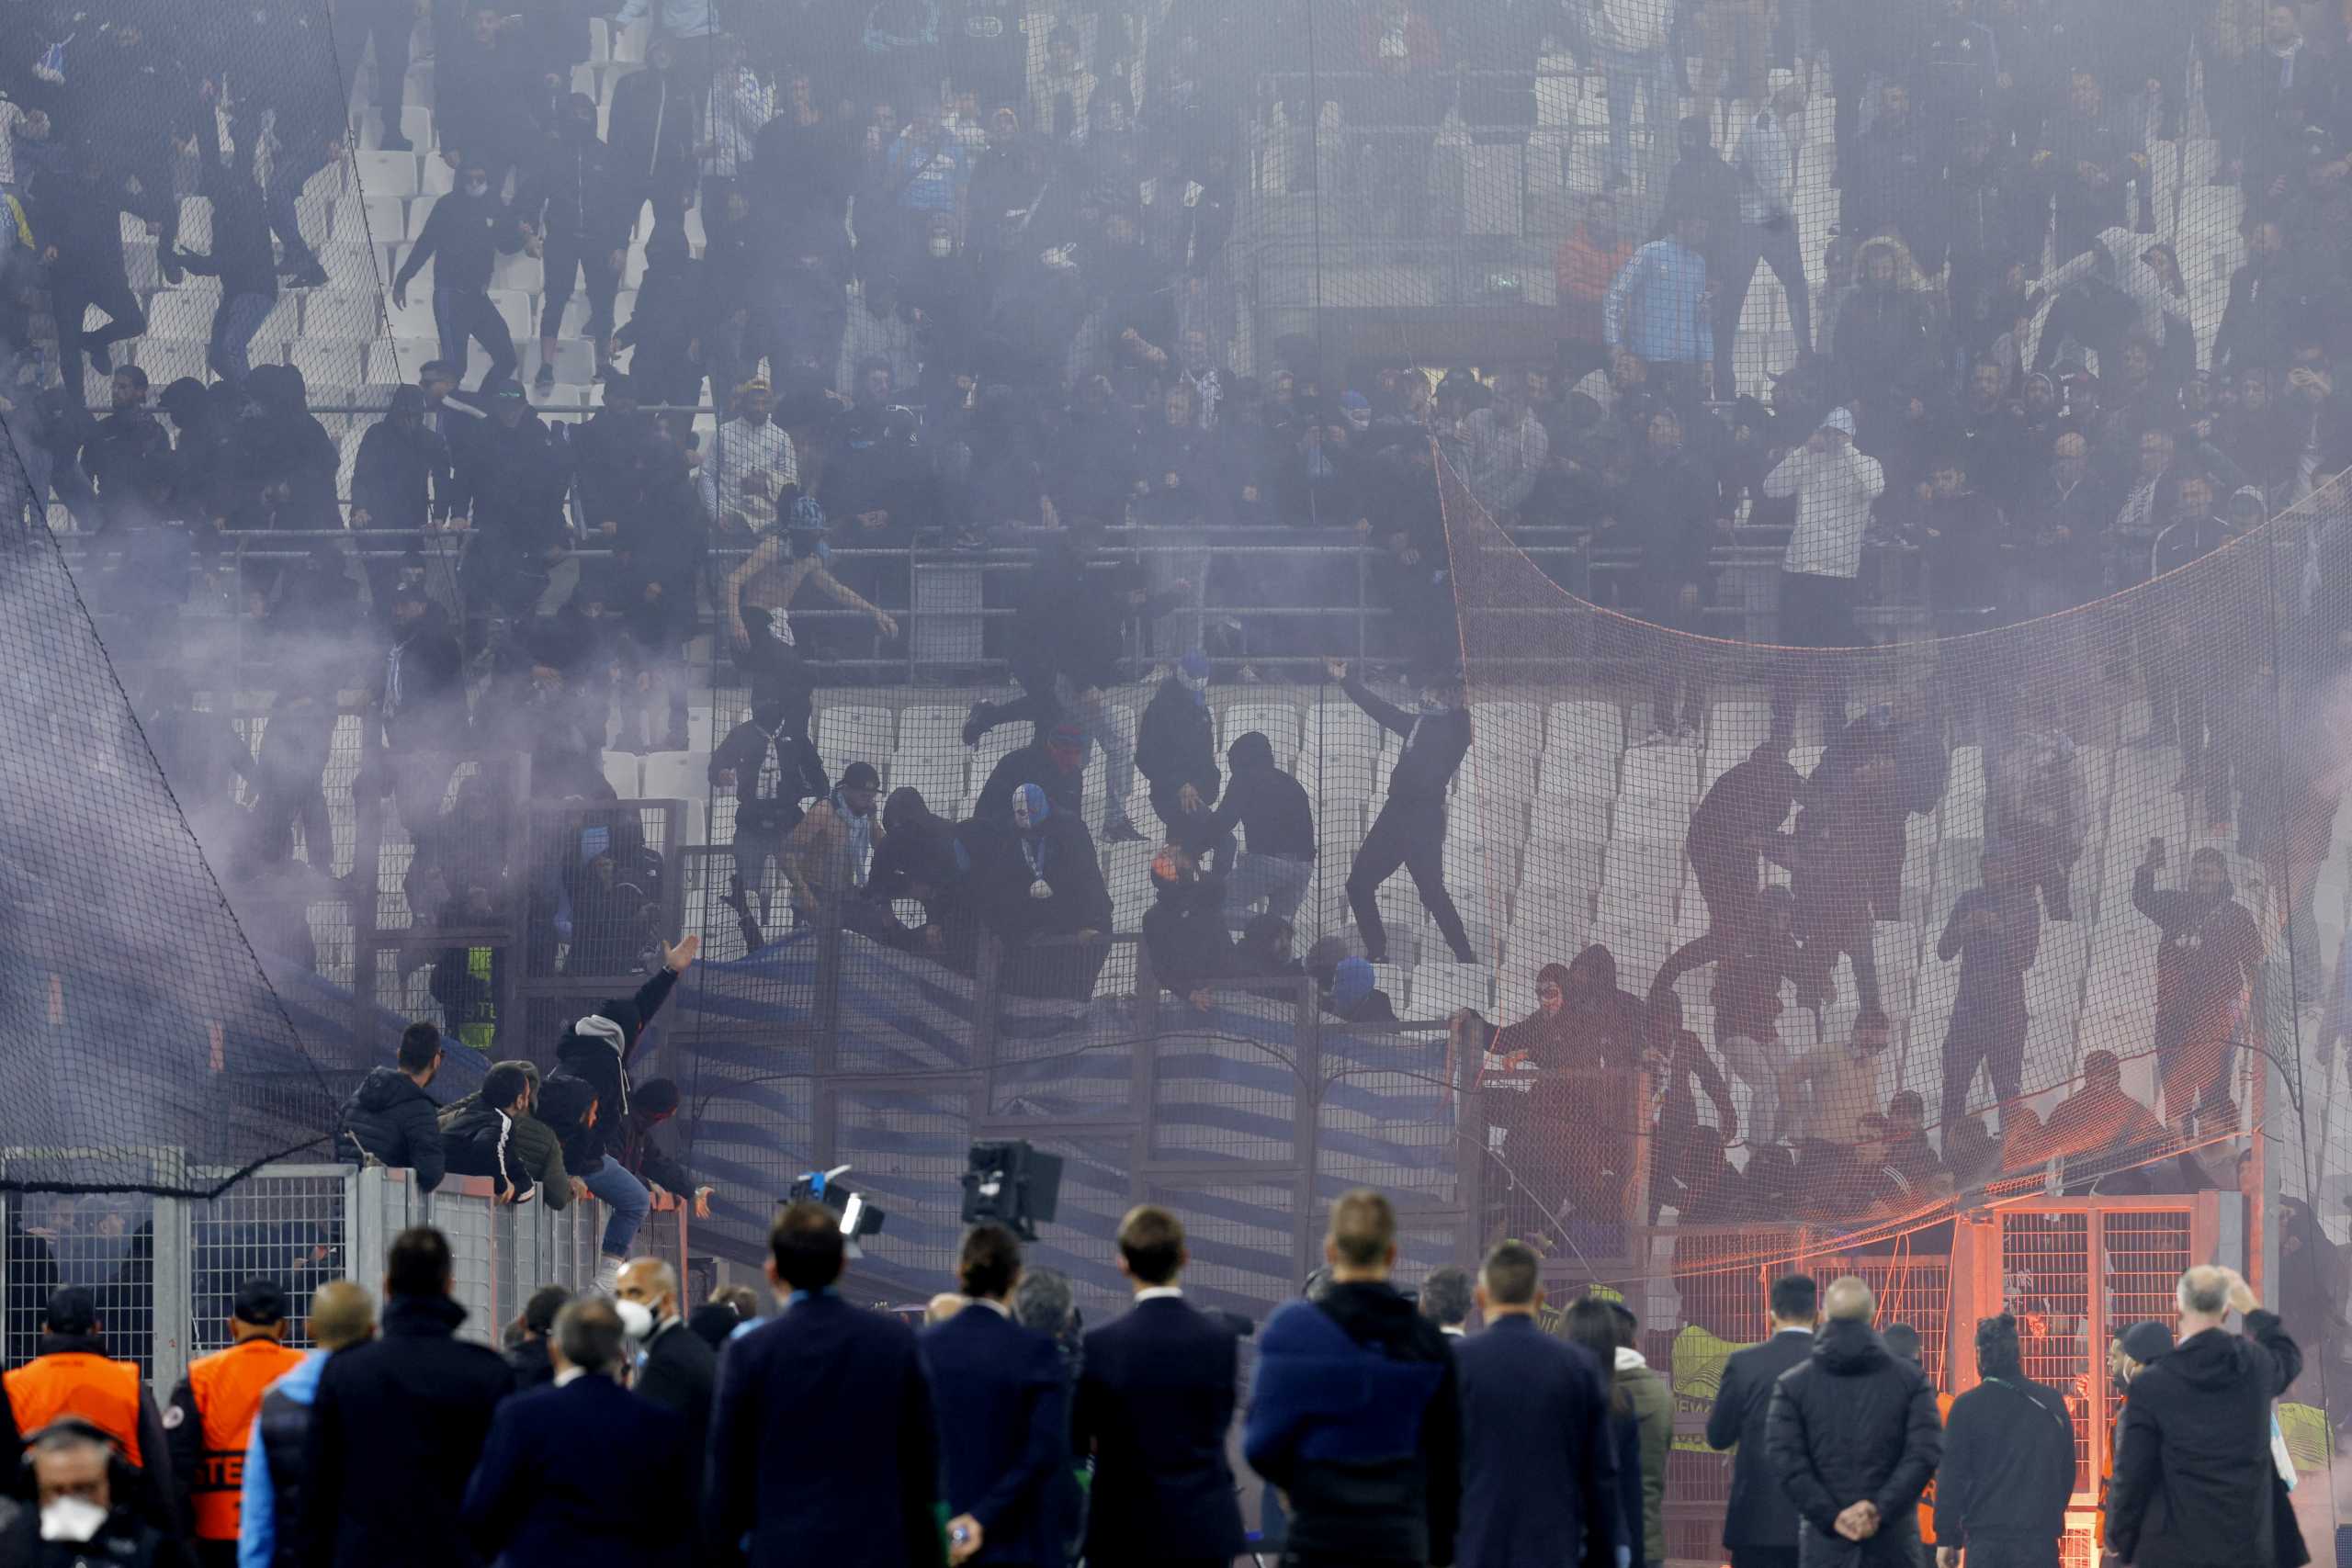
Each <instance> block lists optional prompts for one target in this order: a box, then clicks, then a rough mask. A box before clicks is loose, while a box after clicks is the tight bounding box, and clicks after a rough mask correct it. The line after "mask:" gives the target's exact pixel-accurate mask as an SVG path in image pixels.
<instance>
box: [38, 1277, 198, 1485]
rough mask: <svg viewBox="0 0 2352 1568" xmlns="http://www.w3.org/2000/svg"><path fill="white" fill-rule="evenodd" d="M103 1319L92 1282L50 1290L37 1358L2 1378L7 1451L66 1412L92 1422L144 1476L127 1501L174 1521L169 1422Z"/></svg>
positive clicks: (136, 1364) (126, 1460)
mask: <svg viewBox="0 0 2352 1568" xmlns="http://www.w3.org/2000/svg"><path fill="white" fill-rule="evenodd" d="M103 1326H104V1325H101V1324H100V1323H99V1322H98V1307H97V1303H96V1300H95V1299H94V1298H93V1297H92V1296H91V1294H90V1292H89V1290H88V1289H87V1288H86V1287H85V1286H82V1285H67V1286H65V1287H64V1288H63V1289H62V1290H59V1291H56V1292H52V1293H51V1296H50V1298H49V1310H48V1311H47V1312H46V1313H44V1314H42V1316H41V1332H40V1342H39V1343H38V1345H37V1346H36V1348H35V1349H34V1354H33V1359H31V1360H29V1361H28V1362H26V1363H25V1364H24V1365H23V1366H21V1367H18V1368H17V1370H16V1371H12V1372H10V1373H8V1374H7V1375H6V1377H5V1378H0V1388H4V1389H5V1390H6V1394H7V1397H6V1401H5V1404H6V1412H7V1420H8V1426H7V1430H6V1438H7V1446H6V1448H5V1449H0V1453H6V1454H15V1453H17V1452H19V1451H21V1450H22V1449H23V1448H24V1445H25V1442H26V1440H27V1438H29V1437H30V1436H31V1435H32V1434H33V1433H35V1432H38V1431H40V1429H41V1428H42V1427H46V1426H48V1425H49V1424H50V1423H51V1421H54V1420H57V1419H59V1418H60V1417H62V1416H73V1417H75V1418H77V1419H79V1420H82V1421H86V1422H88V1423H89V1424H90V1425H91V1426H92V1427H96V1428H97V1429H98V1430H99V1431H101V1432H104V1433H105V1434H106V1435H107V1438H108V1439H109V1440H110V1441H111V1442H112V1443H113V1444H114V1447H115V1451H116V1452H117V1453H119V1454H120V1455H121V1456H122V1459H123V1461H124V1462H125V1463H127V1464H129V1465H130V1467H131V1469H132V1470H134V1471H137V1472H140V1474H141V1477H142V1478H143V1480H144V1482H145V1484H144V1485H143V1487H141V1489H140V1490H139V1492H138V1493H137V1494H136V1495H134V1496H132V1497H130V1498H127V1499H123V1500H124V1501H128V1502H130V1503H131V1504H132V1506H135V1507H137V1509H138V1510H139V1513H140V1515H141V1517H144V1518H147V1519H150V1520H152V1521H153V1523H155V1524H157V1525H168V1524H169V1523H170V1522H171V1517H172V1516H171V1507H170V1503H169V1499H171V1498H172V1497H173V1496H174V1495H175V1493H174V1492H173V1489H172V1460H171V1449H170V1446H169V1444H168V1443H167V1442H166V1441H165V1438H164V1423H163V1421H162V1419H161V1418H160V1417H158V1416H156V1414H155V1400H154V1396H153V1395H152V1394H150V1393H148V1392H147V1382H146V1380H145V1379H144V1378H142V1377H141V1376H140V1374H139V1364H138V1363H137V1362H136V1361H118V1360H115V1359H113V1358H111V1357H109V1356H108V1355H107V1346H106V1339H105V1337H104V1333H103Z"/></svg>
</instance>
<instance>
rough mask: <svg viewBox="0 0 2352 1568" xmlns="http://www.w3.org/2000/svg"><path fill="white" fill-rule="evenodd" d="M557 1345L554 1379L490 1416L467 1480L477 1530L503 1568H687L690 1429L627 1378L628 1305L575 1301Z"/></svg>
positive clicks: (469, 1527) (486, 1552)
mask: <svg viewBox="0 0 2352 1568" xmlns="http://www.w3.org/2000/svg"><path fill="white" fill-rule="evenodd" d="M548 1348H549V1352H550V1354H551V1355H552V1356H553V1358H554V1360H555V1369H556V1371H555V1381H554V1382H553V1383H552V1384H551V1385H550V1386H548V1387H547V1388H543V1389H538V1390H536V1391H534V1392H532V1393H523V1394H517V1395H515V1397H514V1398H513V1399H510V1400H508V1401H507V1402H506V1403H505V1404H503V1405H501V1406H500V1407H499V1411H498V1415H497V1417H496V1418H495V1419H494V1420H492V1422H491V1426H490V1441H489V1442H488V1443H486V1444H485V1445H484V1446H483V1448H482V1454H481V1464H480V1465H479V1466H477V1467H476V1468H475V1470H474V1478H473V1480H472V1482H471V1483H469V1484H468V1485H467V1487H466V1506H465V1524H466V1532H467V1534H469V1535H470V1536H471V1537H472V1538H473V1540H474V1543H475V1544H476V1545H477V1546H479V1547H480V1548H481V1554H482V1557H483V1559H484V1560H485V1561H496V1562H500V1563H503V1565H504V1568H664V1565H666V1568H684V1565H685V1564H686V1563H688V1562H690V1561H692V1547H691V1542H690V1540H689V1538H688V1536H687V1534H686V1532H684V1531H683V1530H681V1529H678V1520H677V1501H678V1499H679V1498H681V1497H687V1496H691V1495H693V1494H692V1493H691V1492H690V1491H689V1490H688V1486H689V1484H690V1483H689V1481H688V1476H689V1474H690V1473H691V1472H690V1471H689V1469H688V1466H687V1462H686V1427H685V1423H684V1421H683V1420H681V1419H680V1418H679V1417H678V1416H677V1415H676V1413H675V1412H673V1411H669V1410H665V1409H663V1408H662V1406H660V1405H658V1404H654V1403H653V1402H652V1401H651V1400H650V1399H647V1398H645V1397H643V1396H642V1395H640V1394H635V1393H630V1392H629V1391H628V1390H627V1389H625V1388H623V1387H621V1385H620V1382H619V1381H618V1380H619V1377H620V1373H621V1370H622V1368H624V1367H625V1366H627V1365H628V1337H627V1336H626V1335H625V1334H624V1333H623V1332H622V1328H621V1314H619V1313H618V1312H617V1311H616V1310H615V1306H614V1303H611V1302H607V1301H604V1300H602V1299H600V1298H597V1297H593V1296H590V1297H583V1298H582V1299H580V1300H578V1301H574V1302H570V1303H566V1304H565V1306H564V1308H563V1310H562V1311H561V1312H560V1313H558V1314H556V1319H555V1333H554V1335H553V1336H552V1337H550V1339H549V1340H548Z"/></svg>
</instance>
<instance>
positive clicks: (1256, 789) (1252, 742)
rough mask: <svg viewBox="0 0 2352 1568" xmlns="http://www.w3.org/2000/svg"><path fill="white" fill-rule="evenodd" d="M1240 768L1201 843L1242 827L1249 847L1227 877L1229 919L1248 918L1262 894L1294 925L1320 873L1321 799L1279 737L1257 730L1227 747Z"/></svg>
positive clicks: (1232, 764) (1197, 842) (1201, 830)
mask: <svg viewBox="0 0 2352 1568" xmlns="http://www.w3.org/2000/svg"><path fill="white" fill-rule="evenodd" d="M1225 761H1226V765H1227V767H1228V768H1229V769H1231V770H1232V778H1231V782H1230V783H1229V784H1227V788H1226V791H1225V800H1224V803H1223V804H1222V805H1220V806H1218V807H1217V808H1216V811H1215V812H1214V813H1212V814H1211V815H1210V816H1209V818H1207V820H1206V821H1205V822H1203V823H1201V824H1200V826H1199V827H1197V828H1196V829H1194V832H1193V838H1192V840H1191V842H1192V843H1193V847H1194V848H1195V849H1197V848H1199V847H1200V846H1202V845H1204V844H1221V843H1223V842H1225V841H1226V840H1227V838H1229V837H1230V836H1231V835H1232V833H1233V830H1234V829H1236V828H1239V829H1241V834H1242V849H1241V853H1240V855H1239V857H1238V859H1237V860H1236V861H1235V863H1234V867H1233V874H1231V875H1230V876H1229V877H1227V879H1226V890H1225V902H1226V912H1227V919H1228V920H1230V921H1232V922H1233V923H1235V924H1237V925H1238V924H1240V923H1242V922H1243V921H1245V920H1246V919H1248V918H1249V913H1250V906H1251V905H1252V904H1254V903H1256V902H1257V901H1258V900H1259V899H1260V898H1263V899H1265V901H1266V913H1267V914H1268V915H1271V916H1272V917H1274V918H1275V919H1279V920H1281V921H1282V922H1283V924H1285V925H1289V924H1291V923H1293V922H1295V920H1296V919H1297V918H1298V906H1299V904H1300V903H1301V901H1303V900H1304V899H1305V897H1306V885H1307V883H1308V882H1309V881H1310V880H1311V879H1312V878H1313V877H1314V875H1315V851H1316V843H1315V804H1314V802H1312V801H1310V800H1309V799H1307V798H1306V790H1305V789H1304V788H1303V787H1302V786H1301V785H1300V784H1299V782H1298V781H1297V780H1296V779H1295V778H1293V777H1291V776H1290V774H1289V773H1285V772H1284V771H1283V769H1282V767H1281V766H1280V765H1278V764H1277V763H1276V762H1275V761H1274V743H1273V742H1272V741H1271V740H1269V739H1266V738H1265V736H1263V735H1262V734H1261V733H1259V732H1258V731H1257V730H1254V729H1253V730H1251V731H1250V732H1249V733H1248V734H1246V735H1242V736H1238V737H1237V738H1236V739H1235V740H1234V742H1233V744H1232V745H1231V746H1228V747H1227V748H1226V752H1225Z"/></svg>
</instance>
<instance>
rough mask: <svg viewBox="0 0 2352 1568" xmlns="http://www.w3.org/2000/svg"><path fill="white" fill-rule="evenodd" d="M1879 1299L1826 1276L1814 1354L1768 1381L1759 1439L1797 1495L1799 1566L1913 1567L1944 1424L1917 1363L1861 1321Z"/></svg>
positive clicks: (1853, 1282)
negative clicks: (1924, 1496)
mask: <svg viewBox="0 0 2352 1568" xmlns="http://www.w3.org/2000/svg"><path fill="white" fill-rule="evenodd" d="M1877 1310H1878V1303H1876V1302H1875V1301H1873V1300H1872V1299H1871V1288H1870V1286H1868V1285H1867V1284H1865V1283H1863V1282H1862V1281H1861V1280H1859V1279H1857V1278H1855V1277H1854V1276H1853V1275H1851V1274H1849V1275H1847V1276H1846V1277H1845V1278H1844V1279H1841V1280H1837V1281H1835V1282H1834V1283H1832V1284H1831V1285H1830V1287H1829V1291H1828V1293H1827V1294H1826V1296H1824V1297H1823V1298H1822V1311H1823V1314H1824V1316H1825V1317H1826V1322H1825V1323H1824V1324H1823V1325H1822V1327H1821V1332H1820V1334H1819V1335H1818V1336H1816V1337H1815V1340H1814V1344H1813V1350H1812V1354H1811V1355H1809V1356H1808V1357H1807V1358H1806V1359H1805V1360H1804V1363H1803V1364H1801V1365H1799V1366H1795V1367H1792V1368H1791V1369H1790V1370H1789V1371H1786V1372H1783V1373H1782V1374H1781V1380H1780V1382H1777V1383H1775V1384H1774V1385H1773V1389H1772V1405H1771V1409H1770V1413H1769V1414H1768V1415H1767V1416H1766V1418H1765V1428H1764V1443H1765V1450H1766V1452H1767V1454H1768V1455H1769V1456H1770V1460H1771V1466H1772V1469H1773V1471H1774V1472H1775V1473H1776V1474H1778V1476H1779V1477H1780V1482H1781V1490H1782V1491H1783V1492H1785V1493H1786V1494H1787V1495H1788V1498H1789V1501H1790V1502H1791V1503H1792V1504H1794V1505H1795V1506H1796V1510H1797V1519H1798V1523H1797V1560H1798V1562H1800V1563H1801V1564H1802V1568H1827V1565H1829V1564H1838V1568H1847V1565H1849V1564H1854V1565H1864V1564H1866V1565H1871V1568H1880V1565H1883V1568H1911V1565H1912V1564H1913V1563H1914V1562H1916V1561H1917V1556H1918V1540H1919V1526H1918V1519H1917V1512H1918V1502H1919V1494H1920V1493H1921V1492H1923V1491H1925V1490H1926V1489H1927V1485H1928V1482H1929V1481H1930V1480H1931V1479H1933V1478H1934V1476H1935V1473H1936V1463H1937V1461H1939V1459H1941V1458H1942V1456H1943V1423H1942V1421H1941V1419H1940V1418H1939V1416H1937V1414H1936V1391H1935V1385H1933V1384H1932V1383H1930V1382H1928V1377H1927V1374H1926V1373H1925V1372H1923V1371H1920V1370H1919V1368H1918V1367H1917V1365H1915V1364H1914V1363H1912V1362H1910V1361H1906V1360H1905V1359H1903V1358H1901V1357H1899V1356H1896V1355H1894V1354H1892V1353H1890V1352H1889V1351H1888V1349H1887V1348H1886V1345H1885V1342H1884V1341H1883V1340H1882V1339H1880V1338H1879V1337H1878V1334H1877V1333H1876V1331H1874V1330H1873V1329H1872V1328H1871V1315H1872V1314H1874V1313H1875V1312H1876V1311H1877Z"/></svg>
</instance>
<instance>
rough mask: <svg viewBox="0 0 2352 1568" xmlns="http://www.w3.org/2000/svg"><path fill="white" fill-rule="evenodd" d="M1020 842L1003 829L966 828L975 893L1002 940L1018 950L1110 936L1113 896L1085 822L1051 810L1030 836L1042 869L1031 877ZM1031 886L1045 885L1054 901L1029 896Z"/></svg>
mask: <svg viewBox="0 0 2352 1568" xmlns="http://www.w3.org/2000/svg"><path fill="white" fill-rule="evenodd" d="M1007 815H1008V817H1009V816H1010V813H1009V812H1008V813H1007ZM1022 838H1023V836H1022V834H1021V833H1020V832H1019V831H1018V830H1016V829H1012V828H1010V827H1008V828H1005V829H1001V830H999V829H982V828H980V827H978V825H972V826H969V827H967V829H965V842H966V843H967V845H968V846H969V847H970V852H971V856H972V861H973V867H972V882H973V895H974V897H975V899H976V900H977V902H978V908H979V911H980V914H981V917H982V918H983V919H986V920H987V921H988V922H989V925H990V926H991V927H993V928H994V929H995V931H996V934H997V936H998V937H999V938H1000V939H1001V941H1003V942H1006V943H1007V944H1008V945H1011V946H1019V945H1020V944H1021V943H1022V942H1026V941H1028V940H1029V939H1030V938H1031V937H1037V936H1057V935H1067V934H1069V933H1070V932H1073V931H1106V932H1107V931H1110V929H1111V893H1110V889H1109V888H1107V887H1105V886H1103V863H1102V862H1101V861H1100V860H1098V859H1097V858H1096V857H1095V852H1094V835H1092V834H1091V833H1090V832H1088V831H1087V830H1086V824H1085V823H1084V822H1082V821H1080V820H1079V818H1078V817H1077V816H1076V815H1075V814H1073V813H1071V812H1068V811H1064V810H1062V809H1061V807H1059V806H1056V807H1054V808H1053V814H1052V815H1051V816H1050V817H1048V818H1046V820H1045V821H1044V822H1043V823H1042V824H1040V825H1039V826H1038V827H1037V829H1036V830H1035V833H1033V834H1032V835H1030V840H1031V851H1032V852H1034V853H1035V855H1036V857H1037V859H1036V863H1037V866H1038V868H1040V869H1039V870H1038V873H1037V874H1036V875H1035V876H1034V877H1033V875H1032V872H1031V866H1030V863H1029V860H1028V858H1027V855H1026V854H1025V853H1024V852H1023V847H1022ZM1033 883H1042V885H1043V886H1045V887H1046V888H1047V889H1048V890H1049V891H1050V892H1051V893H1052V895H1053V896H1052V897H1049V898H1033V897H1030V895H1029V889H1030V887H1031V886H1032V885H1033Z"/></svg>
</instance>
